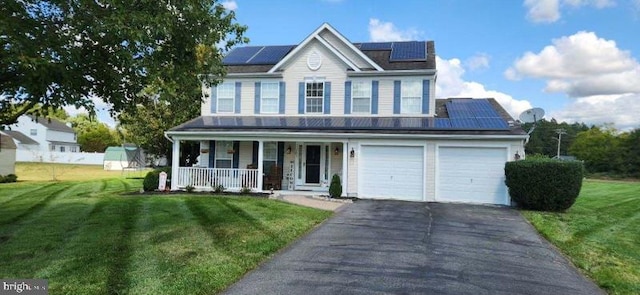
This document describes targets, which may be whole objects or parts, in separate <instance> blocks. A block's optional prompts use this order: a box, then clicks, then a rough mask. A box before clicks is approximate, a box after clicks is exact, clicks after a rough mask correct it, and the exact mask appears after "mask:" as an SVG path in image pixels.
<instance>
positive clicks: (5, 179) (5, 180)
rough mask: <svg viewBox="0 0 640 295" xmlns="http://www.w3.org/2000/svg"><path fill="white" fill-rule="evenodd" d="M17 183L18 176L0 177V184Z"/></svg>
mask: <svg viewBox="0 0 640 295" xmlns="http://www.w3.org/2000/svg"><path fill="white" fill-rule="evenodd" d="M16 181H18V176H16V175H15V174H7V175H5V176H2V175H0V183H10V182H16Z"/></svg>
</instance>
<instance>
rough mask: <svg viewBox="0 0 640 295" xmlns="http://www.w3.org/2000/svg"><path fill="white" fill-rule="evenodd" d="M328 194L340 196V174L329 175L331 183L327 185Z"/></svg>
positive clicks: (333, 196)
mask: <svg viewBox="0 0 640 295" xmlns="http://www.w3.org/2000/svg"><path fill="white" fill-rule="evenodd" d="M329 195H330V196H331V197H332V198H338V197H340V196H342V183H341V182H340V176H338V174H334V175H333V177H331V185H329Z"/></svg>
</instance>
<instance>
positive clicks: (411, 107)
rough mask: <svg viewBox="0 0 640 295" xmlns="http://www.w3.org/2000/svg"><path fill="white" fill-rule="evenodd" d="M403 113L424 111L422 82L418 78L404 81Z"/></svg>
mask: <svg viewBox="0 0 640 295" xmlns="http://www.w3.org/2000/svg"><path fill="white" fill-rule="evenodd" d="M401 89H402V98H401V101H402V102H401V103H402V104H401V109H400V110H401V113H403V114H420V113H422V83H420V81H417V80H412V81H402V87H401Z"/></svg>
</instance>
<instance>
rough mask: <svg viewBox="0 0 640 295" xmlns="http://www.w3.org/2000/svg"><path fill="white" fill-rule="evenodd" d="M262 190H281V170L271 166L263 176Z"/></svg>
mask: <svg viewBox="0 0 640 295" xmlns="http://www.w3.org/2000/svg"><path fill="white" fill-rule="evenodd" d="M263 189H265V190H270V189H274V190H280V189H282V169H281V167H280V166H278V165H273V166H271V169H269V172H268V173H267V174H266V175H265V176H264V180H263Z"/></svg>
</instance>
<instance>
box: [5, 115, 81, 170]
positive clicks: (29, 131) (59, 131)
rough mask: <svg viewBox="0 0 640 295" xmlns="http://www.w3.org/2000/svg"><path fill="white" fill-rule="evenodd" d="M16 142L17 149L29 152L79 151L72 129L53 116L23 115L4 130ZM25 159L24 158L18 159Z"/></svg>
mask: <svg viewBox="0 0 640 295" xmlns="http://www.w3.org/2000/svg"><path fill="white" fill-rule="evenodd" d="M4 132H5V133H7V134H9V135H10V136H11V137H13V139H14V140H15V142H16V145H17V147H18V150H19V151H20V150H24V151H29V152H34V153H37V152H42V153H46V152H48V151H52V152H62V153H69V152H71V153H76V152H80V145H78V143H77V142H76V133H75V131H73V129H72V128H71V127H69V126H67V125H66V124H65V123H64V122H61V121H59V120H57V119H55V118H42V117H34V116H31V115H24V116H20V117H19V118H18V122H17V123H16V124H14V125H11V126H10V130H6V131H4ZM18 160H19V161H25V159H18Z"/></svg>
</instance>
